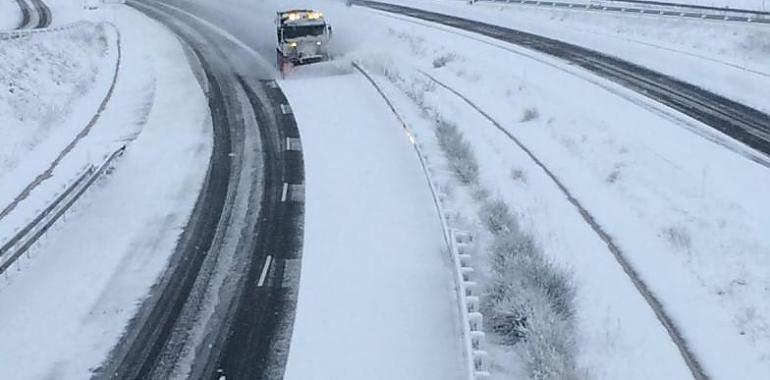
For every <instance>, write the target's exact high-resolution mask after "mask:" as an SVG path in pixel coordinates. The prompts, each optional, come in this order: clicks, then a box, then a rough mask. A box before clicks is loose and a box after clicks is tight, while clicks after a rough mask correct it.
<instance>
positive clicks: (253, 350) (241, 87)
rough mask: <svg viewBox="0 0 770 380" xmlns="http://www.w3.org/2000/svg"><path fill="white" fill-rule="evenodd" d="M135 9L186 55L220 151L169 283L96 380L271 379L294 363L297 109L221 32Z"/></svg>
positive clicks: (153, 9) (299, 204)
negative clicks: (289, 359) (165, 30)
mask: <svg viewBox="0 0 770 380" xmlns="http://www.w3.org/2000/svg"><path fill="white" fill-rule="evenodd" d="M128 4H129V5H130V6H132V7H134V8H135V9H137V10H139V11H141V12H143V13H145V14H147V15H148V16H150V17H152V18H154V19H156V20H158V21H160V22H161V23H163V24H165V25H166V26H167V27H169V28H170V29H171V30H172V31H173V32H174V33H176V34H177V35H178V37H179V38H180V40H181V41H182V42H183V44H184V45H186V49H188V51H190V53H191V54H190V57H191V61H193V63H194V65H197V66H198V67H199V69H200V70H199V81H200V83H201V85H202V87H203V88H204V89H205V91H206V92H207V96H208V99H209V107H210V110H211V117H212V123H213V128H214V147H213V153H212V158H211V161H210V165H209V168H208V172H207V177H206V181H205V185H204V188H203V191H202V192H201V194H200V196H199V199H198V201H197V203H196V206H195V209H194V210H193V215H192V217H191V220H190V222H189V224H188V226H187V227H186V229H185V231H184V233H183V235H182V237H181V239H180V241H179V243H178V245H177V250H176V252H175V253H174V255H173V257H172V259H171V263H170V265H169V267H168V269H167V271H166V273H165V274H164V275H163V277H162V279H161V280H160V282H159V283H158V284H156V286H155V287H154V289H153V292H152V294H151V296H150V298H149V299H148V300H147V301H146V302H145V303H144V304H143V305H142V307H141V309H140V312H139V313H138V315H137V316H136V317H135V319H134V320H133V321H132V322H131V324H130V326H129V328H128V330H127V331H128V332H127V333H126V334H125V336H124V337H123V338H122V339H121V342H120V343H119V344H118V345H117V346H116V348H115V349H114V350H113V352H112V354H111V355H110V358H109V359H108V360H107V362H106V363H104V364H103V366H102V368H100V370H99V371H98V373H97V374H96V375H95V378H100V379H167V378H170V377H173V376H179V375H180V374H182V375H183V376H186V377H188V378H195V379H211V378H213V379H220V378H234V379H244V378H251V379H275V378H276V376H275V375H274V374H275V373H280V374H281V375H282V373H283V368H284V366H285V362H286V355H287V354H288V342H289V339H288V336H290V334H291V325H292V323H293V316H294V313H293V310H294V304H295V302H296V286H297V284H298V280H299V257H300V251H301V236H302V229H301V224H302V219H303V213H304V204H303V186H302V184H303V182H304V167H303V161H302V152H301V151H300V150H298V149H297V147H298V146H299V131H298V129H297V126H296V123H295V121H294V117H293V115H292V113H291V108H290V107H289V106H288V102H287V100H286V98H285V97H284V95H283V93H282V91H281V89H280V88H279V87H278V86H277V84H276V82H275V81H273V80H272V76H273V75H274V69H273V68H272V67H266V66H265V65H264V64H263V63H261V61H260V60H259V57H258V56H256V55H255V54H254V53H253V51H251V50H250V49H249V48H247V47H245V46H244V45H242V44H240V43H239V42H237V41H235V40H234V39H233V38H231V37H230V36H229V35H227V34H226V33H223V32H222V31H221V30H219V29H218V28H216V27H213V26H212V25H211V24H208V23H207V22H206V21H203V20H202V19H199V18H197V17H196V16H193V15H192V14H190V13H187V11H185V10H183V9H180V8H176V7H174V6H172V5H169V4H167V3H161V2H155V1H129V2H128ZM195 61H197V62H195ZM278 377H280V376H278Z"/></svg>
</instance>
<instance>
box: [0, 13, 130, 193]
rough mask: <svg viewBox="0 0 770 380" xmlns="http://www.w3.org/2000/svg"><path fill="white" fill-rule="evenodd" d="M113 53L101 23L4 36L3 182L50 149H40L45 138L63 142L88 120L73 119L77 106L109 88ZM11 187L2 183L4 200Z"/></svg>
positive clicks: (0, 52)
mask: <svg viewBox="0 0 770 380" xmlns="http://www.w3.org/2000/svg"><path fill="white" fill-rule="evenodd" d="M115 54H116V53H115V52H114V51H111V49H110V46H109V45H108V35H107V33H106V31H105V26H104V25H103V24H98V25H94V24H86V23H84V24H82V25H80V26H78V27H76V28H73V29H69V30H64V31H61V32H55V33H47V34H35V35H31V36H29V37H27V38H22V39H18V40H8V41H2V42H0V88H2V89H3V91H0V118H2V120H3V123H2V125H1V126H0V183H8V182H10V181H9V180H8V178H9V175H10V174H13V173H14V171H15V170H16V169H18V168H19V166H20V164H21V163H23V162H24V161H26V160H29V159H33V157H35V156H36V155H44V154H46V153H44V152H40V149H39V148H40V147H41V145H43V143H44V142H46V141H48V140H51V139H57V140H60V141H59V144H60V145H61V148H63V146H64V145H63V144H67V143H68V142H69V139H71V138H73V137H74V135H75V134H76V133H77V132H78V131H79V129H80V128H82V127H83V126H84V124H81V125H77V124H75V123H72V122H70V119H72V118H73V114H75V113H77V111H73V109H74V108H77V107H78V106H80V105H81V104H79V103H78V100H80V99H82V98H88V97H92V98H94V97H95V98H98V97H99V96H100V95H101V96H103V95H104V93H106V88H105V85H107V86H108V85H109V80H110V79H111V75H110V74H112V73H113V72H114V65H115ZM103 72H104V73H105V74H106V75H100V74H101V73H103ZM100 80H101V81H100ZM45 148H47V149H54V150H55V148H56V147H55V146H54V147H52V146H45ZM58 151H61V149H59V150H58ZM58 151H56V150H55V151H53V152H50V153H52V154H57V153H58ZM50 153H49V155H50ZM13 178H14V181H23V180H24V179H25V178H19V176H13ZM3 179H6V180H3ZM7 191H8V190H7V189H5V188H4V187H3V188H0V202H2V201H6V200H7V196H8V194H6V192H7ZM12 195H15V194H12Z"/></svg>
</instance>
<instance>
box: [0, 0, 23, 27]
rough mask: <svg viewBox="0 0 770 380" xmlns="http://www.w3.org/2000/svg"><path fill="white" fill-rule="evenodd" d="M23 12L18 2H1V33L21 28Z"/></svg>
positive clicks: (4, 0) (6, 0) (5, 0)
mask: <svg viewBox="0 0 770 380" xmlns="http://www.w3.org/2000/svg"><path fill="white" fill-rule="evenodd" d="M20 20H21V12H20V11H19V4H18V3H17V2H16V0H0V31H2V30H9V29H14V28H16V27H17V26H19V21H20Z"/></svg>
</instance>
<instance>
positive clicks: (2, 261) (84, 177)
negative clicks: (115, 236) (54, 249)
mask: <svg viewBox="0 0 770 380" xmlns="http://www.w3.org/2000/svg"><path fill="white" fill-rule="evenodd" d="M125 149H126V146H125V145H123V146H121V147H120V148H118V149H117V150H116V151H114V152H113V153H112V154H110V155H109V156H107V158H106V159H105V160H104V161H103V162H102V164H100V165H93V164H90V165H88V166H86V168H85V169H84V170H83V172H82V174H80V175H79V176H78V177H77V179H76V180H75V181H74V182H72V184H70V185H69V186H68V187H67V189H65V190H64V192H62V193H61V194H60V195H58V196H57V197H56V198H55V199H54V200H53V201H52V202H51V203H50V204H49V205H48V206H47V207H46V208H45V209H44V210H43V211H42V212H40V213H39V214H38V215H37V216H36V217H35V218H34V219H33V220H32V221H31V222H29V223H28V224H27V225H26V226H25V227H24V228H22V229H21V230H20V231H19V232H17V233H16V234H15V235H14V236H13V237H11V238H10V239H9V240H8V241H7V242H5V243H4V244H3V245H2V247H0V274H2V273H3V272H5V271H6V270H7V269H8V268H10V267H11V265H13V263H14V262H16V260H17V259H18V258H19V257H20V256H21V255H22V254H24V253H25V252H27V250H29V248H30V247H32V245H33V244H35V242H37V241H38V240H39V239H40V237H41V236H43V234H45V233H46V232H47V231H48V230H49V229H50V228H51V227H52V226H53V225H54V224H55V223H56V221H58V220H59V218H61V217H62V216H63V215H64V213H65V212H67V210H69V209H70V207H72V205H73V204H74V203H75V202H76V201H77V200H78V199H79V198H80V196H81V195H83V193H85V192H86V190H88V188H89V187H90V186H91V185H92V184H93V183H94V182H95V181H96V180H97V179H98V178H99V177H100V176H101V175H102V174H104V172H105V171H106V170H107V168H108V167H109V166H110V164H111V163H112V162H113V161H114V160H115V159H116V158H118V157H120V156H121V155H122V154H123V152H124V151H125Z"/></svg>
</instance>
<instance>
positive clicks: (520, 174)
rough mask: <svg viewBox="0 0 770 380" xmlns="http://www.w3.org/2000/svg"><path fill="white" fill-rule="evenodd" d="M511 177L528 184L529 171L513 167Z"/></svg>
mask: <svg viewBox="0 0 770 380" xmlns="http://www.w3.org/2000/svg"><path fill="white" fill-rule="evenodd" d="M511 179H512V180H514V181H516V182H521V183H523V184H526V183H527V172H525V171H524V169H521V168H513V169H511Z"/></svg>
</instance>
